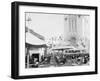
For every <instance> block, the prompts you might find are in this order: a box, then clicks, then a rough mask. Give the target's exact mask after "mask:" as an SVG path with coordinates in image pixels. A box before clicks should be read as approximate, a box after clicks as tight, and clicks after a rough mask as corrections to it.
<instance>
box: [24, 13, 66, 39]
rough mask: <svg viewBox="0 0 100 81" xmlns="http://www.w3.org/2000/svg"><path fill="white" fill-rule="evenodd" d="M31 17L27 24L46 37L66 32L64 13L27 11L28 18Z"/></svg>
mask: <svg viewBox="0 0 100 81" xmlns="http://www.w3.org/2000/svg"><path fill="white" fill-rule="evenodd" d="M29 17H30V18H31V21H30V22H27V21H26V26H27V27H28V28H31V29H33V30H34V31H35V32H37V33H39V34H41V35H43V36H44V37H46V38H49V37H51V36H60V35H62V34H63V33H64V15H59V14H43V13H26V20H27V19H28V18H29Z"/></svg>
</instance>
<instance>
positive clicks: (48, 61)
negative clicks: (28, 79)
mask: <svg viewBox="0 0 100 81" xmlns="http://www.w3.org/2000/svg"><path fill="white" fill-rule="evenodd" d="M89 60H90V57H89V54H88V53H86V54H49V55H42V56H41V60H40V61H39V60H38V58H34V59H33V61H32V59H31V60H30V63H31V64H32V66H31V67H41V66H42V67H49V66H75V65H86V64H89Z"/></svg>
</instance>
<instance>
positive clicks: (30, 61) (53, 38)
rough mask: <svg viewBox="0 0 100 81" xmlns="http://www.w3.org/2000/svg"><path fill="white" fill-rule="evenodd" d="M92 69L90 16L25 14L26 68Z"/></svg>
mask: <svg viewBox="0 0 100 81" xmlns="http://www.w3.org/2000/svg"><path fill="white" fill-rule="evenodd" d="M89 65H90V16H89V15H86V14H85V15H84V14H51V13H34V12H26V13H25V68H49V67H68V66H72V67H73V66H89Z"/></svg>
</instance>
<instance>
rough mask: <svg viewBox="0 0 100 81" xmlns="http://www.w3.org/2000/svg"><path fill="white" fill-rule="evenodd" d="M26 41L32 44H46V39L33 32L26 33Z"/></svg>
mask: <svg viewBox="0 0 100 81" xmlns="http://www.w3.org/2000/svg"><path fill="white" fill-rule="evenodd" d="M26 43H29V44H32V45H43V44H46V43H45V41H43V40H41V39H39V38H37V37H36V36H35V35H32V34H31V33H29V32H27V33H26Z"/></svg>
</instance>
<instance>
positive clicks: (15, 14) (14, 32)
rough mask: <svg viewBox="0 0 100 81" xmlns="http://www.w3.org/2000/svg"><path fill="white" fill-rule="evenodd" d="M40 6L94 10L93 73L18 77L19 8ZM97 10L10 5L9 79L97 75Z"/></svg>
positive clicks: (58, 5)
mask: <svg viewBox="0 0 100 81" xmlns="http://www.w3.org/2000/svg"><path fill="white" fill-rule="evenodd" d="M21 5H23V6H40V7H55V8H73V9H88V10H95V71H89V72H75V73H59V74H43V75H26V76H19V40H20V39H19V6H21ZM97 15H98V8H97V7H96V6H83V5H82V6H81V5H67V4H66V5H65V4H51V3H50V4H49V3H35V2H34V3H33V2H32V3H31V2H17V1H15V2H12V3H11V78H13V79H27V78H43V77H60V76H74V75H89V74H97V73H98V27H97V26H98V25H97V24H98V19H97V18H98V16H97Z"/></svg>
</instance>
